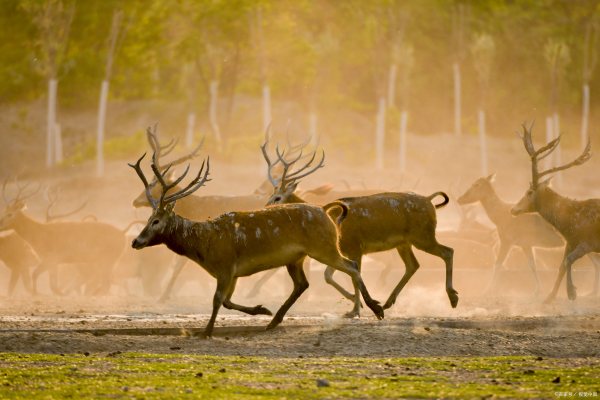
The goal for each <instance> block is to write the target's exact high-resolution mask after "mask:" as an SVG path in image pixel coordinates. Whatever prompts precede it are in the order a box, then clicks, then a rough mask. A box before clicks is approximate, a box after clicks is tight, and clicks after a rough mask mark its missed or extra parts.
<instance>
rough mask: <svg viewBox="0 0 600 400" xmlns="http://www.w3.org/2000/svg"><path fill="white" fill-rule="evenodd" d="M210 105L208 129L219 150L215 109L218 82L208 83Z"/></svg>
mask: <svg viewBox="0 0 600 400" xmlns="http://www.w3.org/2000/svg"><path fill="white" fill-rule="evenodd" d="M209 90H210V105H209V109H208V120H209V123H210V128H211V129H212V131H213V135H214V136H215V141H216V142H217V145H218V146H219V148H221V131H220V130H219V121H218V119H217V107H218V104H217V103H218V101H219V82H218V81H215V80H213V81H211V82H210V88H209Z"/></svg>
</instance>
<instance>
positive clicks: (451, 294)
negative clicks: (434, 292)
mask: <svg viewBox="0 0 600 400" xmlns="http://www.w3.org/2000/svg"><path fill="white" fill-rule="evenodd" d="M448 298H449V299H450V305H451V306H452V308H456V305H457V304H458V292H457V291H456V290H454V289H450V290H448Z"/></svg>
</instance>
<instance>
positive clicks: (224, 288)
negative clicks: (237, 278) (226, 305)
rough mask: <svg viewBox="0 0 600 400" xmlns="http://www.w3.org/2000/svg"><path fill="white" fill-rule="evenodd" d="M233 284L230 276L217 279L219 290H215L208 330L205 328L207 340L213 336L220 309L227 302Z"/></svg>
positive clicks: (207, 325)
mask: <svg viewBox="0 0 600 400" xmlns="http://www.w3.org/2000/svg"><path fill="white" fill-rule="evenodd" d="M231 284H232V278H231V277H229V276H224V277H219V278H217V289H216V290H215V295H214V297H213V309H212V314H211V315H210V319H209V320H208V324H206V328H204V335H205V336H206V337H207V338H209V337H211V336H212V333H213V329H214V326H215V321H216V320H217V314H218V313H219V308H221V306H222V305H223V302H224V301H225V299H226V297H227V294H228V292H229V290H230V288H231V286H232V285H231Z"/></svg>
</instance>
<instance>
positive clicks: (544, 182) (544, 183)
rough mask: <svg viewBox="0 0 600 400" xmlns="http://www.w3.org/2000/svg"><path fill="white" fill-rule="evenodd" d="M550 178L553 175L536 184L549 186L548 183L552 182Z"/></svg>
mask: <svg viewBox="0 0 600 400" xmlns="http://www.w3.org/2000/svg"><path fill="white" fill-rule="evenodd" d="M552 178H554V177H553V176H551V177H550V178H548V179H545V180H543V181H542V182H540V183H538V186H540V187H550V184H551V183H552V182H551V181H552Z"/></svg>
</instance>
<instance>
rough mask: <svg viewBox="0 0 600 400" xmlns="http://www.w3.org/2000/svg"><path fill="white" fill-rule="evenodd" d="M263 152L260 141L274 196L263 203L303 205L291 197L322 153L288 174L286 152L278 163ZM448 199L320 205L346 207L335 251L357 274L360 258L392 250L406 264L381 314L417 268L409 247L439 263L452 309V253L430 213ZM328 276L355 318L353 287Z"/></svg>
mask: <svg viewBox="0 0 600 400" xmlns="http://www.w3.org/2000/svg"><path fill="white" fill-rule="evenodd" d="M266 147H267V143H266V142H265V143H264V144H263V145H262V147H261V149H262V152H263V156H264V158H265V161H266V162H267V165H268V171H269V174H268V176H269V180H270V181H271V183H272V185H273V188H274V193H273V195H272V196H271V198H270V199H269V201H268V203H267V204H290V203H300V204H302V203H305V201H304V200H303V199H301V198H300V197H299V196H297V195H296V194H295V193H294V192H295V190H296V187H297V185H298V182H299V180H300V179H302V178H303V177H305V176H308V175H310V174H312V173H314V172H315V171H316V170H317V169H319V168H321V167H322V166H323V162H324V158H325V153H324V152H323V153H322V156H321V158H320V161H319V162H318V163H317V164H316V165H314V166H313V162H314V161H315V157H316V152H313V155H312V157H311V158H310V159H309V160H308V162H306V163H304V165H302V166H300V167H299V168H297V169H296V170H295V171H292V170H291V169H290V168H293V167H294V164H295V163H296V162H297V161H298V160H299V158H300V157H296V158H295V159H292V160H286V159H285V154H284V153H285V152H280V151H279V148H278V147H277V148H276V153H277V160H276V161H275V162H274V163H273V162H271V159H270V158H269V155H268V153H267V150H266ZM279 163H281V165H283V173H282V175H281V177H280V178H279V179H275V178H274V177H273V176H272V174H271V173H270V171H271V170H272V168H273V167H274V166H275V165H277V164H279ZM437 196H441V197H443V199H444V200H443V201H442V202H441V203H438V204H435V205H434V204H432V202H431V200H433V199H434V198H435V197H437ZM448 200H449V199H448V196H447V195H446V194H445V193H443V192H435V193H433V194H432V195H430V196H427V197H425V196H420V195H418V194H415V193H379V194H374V195H370V196H358V197H346V198H341V199H338V200H336V201H334V202H333V203H330V204H329V205H326V206H325V208H329V207H331V206H332V205H340V206H346V207H347V208H348V213H347V216H345V219H344V222H343V224H341V231H340V250H341V251H342V254H344V255H346V256H347V257H348V258H350V259H351V260H354V261H356V262H357V264H358V268H359V270H360V266H361V259H362V256H363V255H365V254H369V253H375V252H380V251H385V250H391V249H396V250H397V251H398V254H400V257H401V258H402V260H403V261H404V264H405V265H406V271H405V273H404V276H403V277H402V279H401V280H400V282H399V283H398V284H397V285H396V287H395V288H394V290H393V291H392V293H391V294H390V296H389V298H388V299H387V301H386V302H385V304H384V305H383V309H387V308H390V307H391V306H392V305H393V304H394V303H395V301H396V298H397V297H398V294H400V291H402V289H403V288H404V286H405V285H406V283H407V282H408V281H409V279H410V278H411V277H412V276H413V274H414V273H415V272H416V271H417V269H418V268H419V263H418V261H417V259H416V257H415V255H414V253H413V251H412V246H415V247H416V248H418V249H420V250H423V251H425V252H427V253H430V254H433V255H436V256H438V257H440V258H442V259H443V260H444V263H445V264H446V292H447V294H448V298H449V299H450V304H451V305H452V307H456V305H457V303H458V292H457V291H456V290H455V289H454V288H453V287H452V258H453V253H454V251H453V250H452V249H451V248H450V247H446V246H443V245H441V244H439V243H438V242H437V240H436V237H435V228H436V225H437V220H436V213H435V209H436V208H440V207H443V206H444V205H446V204H448ZM333 272H334V269H332V268H331V267H330V266H329V265H328V266H327V268H326V270H325V280H326V281H327V283H329V284H330V285H332V286H334V287H335V288H336V289H337V290H338V291H339V292H340V293H341V294H342V295H343V296H344V297H346V298H347V299H349V300H353V301H354V308H353V309H352V311H350V312H349V313H347V314H346V316H347V317H354V316H359V315H360V301H358V292H357V290H356V287H355V290H354V295H352V294H350V293H349V292H348V291H346V290H345V289H344V288H343V287H341V286H340V285H339V284H338V283H337V282H336V281H335V280H334V279H333Z"/></svg>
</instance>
